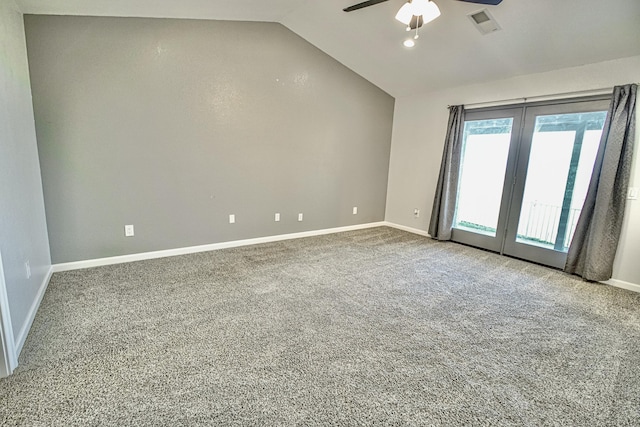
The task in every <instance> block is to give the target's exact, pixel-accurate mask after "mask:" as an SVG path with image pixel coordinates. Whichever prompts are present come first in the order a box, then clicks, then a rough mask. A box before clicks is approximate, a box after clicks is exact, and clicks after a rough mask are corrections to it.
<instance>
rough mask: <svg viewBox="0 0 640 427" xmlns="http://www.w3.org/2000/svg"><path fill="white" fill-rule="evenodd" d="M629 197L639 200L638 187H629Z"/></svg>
mask: <svg viewBox="0 0 640 427" xmlns="http://www.w3.org/2000/svg"><path fill="white" fill-rule="evenodd" d="M627 199H629V200H638V187H629V192H628V193H627Z"/></svg>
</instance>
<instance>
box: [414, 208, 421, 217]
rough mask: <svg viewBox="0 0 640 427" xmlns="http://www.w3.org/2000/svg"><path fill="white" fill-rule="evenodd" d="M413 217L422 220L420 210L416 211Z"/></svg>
mask: <svg viewBox="0 0 640 427" xmlns="http://www.w3.org/2000/svg"><path fill="white" fill-rule="evenodd" d="M413 216H415V217H416V218H420V209H414V210H413Z"/></svg>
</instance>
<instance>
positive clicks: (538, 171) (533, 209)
mask: <svg viewBox="0 0 640 427" xmlns="http://www.w3.org/2000/svg"><path fill="white" fill-rule="evenodd" d="M606 114H607V113H606V111H601V112H593V113H576V114H562V115H551V116H538V117H537V118H536V124H535V129H534V133H533V139H532V143H531V153H530V155H529V166H528V168H527V179H526V184H525V187H524V195H523V200H522V208H521V209H520V220H519V223H518V233H517V235H516V241H517V242H519V243H526V244H530V245H536V246H540V247H543V248H547V249H554V250H558V251H562V252H566V251H567V250H568V249H569V244H570V242H571V238H572V237H573V233H574V232H575V226H576V222H577V221H578V217H579V216H580V212H581V210H582V205H583V203H584V198H585V196H586V194H587V188H588V186H589V180H590V179H591V171H592V170H593V163H594V161H595V158H596V154H597V151H598V145H599V143H600V136H601V134H602V126H603V124H604V120H605V118H606Z"/></svg>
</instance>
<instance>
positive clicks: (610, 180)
mask: <svg viewBox="0 0 640 427" xmlns="http://www.w3.org/2000/svg"><path fill="white" fill-rule="evenodd" d="M637 89H638V86H637V85H635V84H632V85H626V86H616V87H615V88H614V89H613V97H612V99H611V105H610V107H609V112H608V114H607V119H606V121H605V124H604V129H603V131H602V138H601V140H600V148H599V149H598V154H597V156H596V161H595V164H594V167H593V175H592V176H591V183H590V184H589V189H588V190H587V196H586V199H585V202H584V206H583V208H582V213H581V214H580V218H579V219H578V224H577V226H576V232H575V234H574V236H573V240H572V242H571V246H570V247H569V253H568V254H567V263H566V265H565V268H564V270H565V271H566V272H568V273H573V274H577V275H579V276H582V277H583V278H584V279H586V280H593V281H603V280H608V279H610V278H611V274H612V271H613V260H614V258H615V255H616V249H617V247H618V240H619V238H620V230H621V229H622V219H623V216H624V208H625V202H626V197H627V189H628V187H629V175H630V173H631V158H632V154H633V143H634V139H635V123H636V92H637Z"/></svg>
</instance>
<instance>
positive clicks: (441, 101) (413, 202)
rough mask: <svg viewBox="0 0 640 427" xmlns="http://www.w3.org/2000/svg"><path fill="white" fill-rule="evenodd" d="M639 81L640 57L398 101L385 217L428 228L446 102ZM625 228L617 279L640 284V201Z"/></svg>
mask: <svg viewBox="0 0 640 427" xmlns="http://www.w3.org/2000/svg"><path fill="white" fill-rule="evenodd" d="M638 81H640V56H636V57H631V58H625V59H619V60H615V61H607V62H602V63H597V64H590V65H585V66H581V67H574V68H567V69H562V70H556V71H551V72H548V73H540V74H533V75H528V76H521V77H516V78H512V79H508V80H500V81H495V82H489V83H486V84H481V85H474V86H466V87H460V88H455V89H450V90H443V91H441V92H435V93H429V94H423V95H422V96H419V97H416V96H412V97H410V98H399V99H397V101H396V111H395V119H394V120H395V121H394V130H393V143H392V148H391V160H390V171H389V188H388V196H387V213H386V219H387V221H391V222H394V223H396V224H401V225H405V226H408V227H413V228H417V229H420V230H424V231H426V230H427V229H428V226H429V218H430V215H431V207H432V204H433V196H434V193H435V187H436V183H437V181H438V172H439V169H440V161H441V159H442V149H443V145H444V138H445V134H446V128H447V119H448V117H449V112H448V110H447V105H457V104H471V103H481V102H492V101H499V100H503V99H514V98H518V97H534V96H543V95H550V94H555V93H566V92H572V91H584V90H595V89H601V88H607V87H613V86H614V85H619V84H625V83H633V82H638ZM639 117H640V116H639ZM637 138H640V132H638V135H637ZM638 151H640V143H639V142H638V141H636V150H635V153H636V159H637V156H638V154H637V153H638ZM635 165H636V166H635V167H634V170H633V171H632V176H631V185H632V186H635V187H640V167H638V162H637V161H636V162H635ZM414 208H419V209H420V210H421V213H422V214H421V216H420V218H414V216H413V210H414ZM622 232H623V236H622V238H621V242H620V245H619V248H618V253H617V256H616V263H615V265H614V276H613V277H614V279H618V280H622V281H626V282H630V283H633V284H640V263H638V262H637V259H638V257H640V239H638V238H637V236H638V235H639V234H640V201H637V200H636V201H632V200H630V201H629V203H628V204H627V212H626V214H625V223H624V227H623V231H622Z"/></svg>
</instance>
